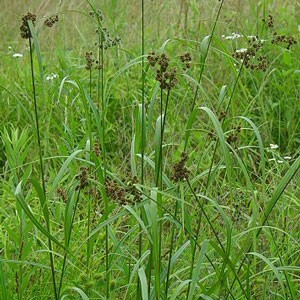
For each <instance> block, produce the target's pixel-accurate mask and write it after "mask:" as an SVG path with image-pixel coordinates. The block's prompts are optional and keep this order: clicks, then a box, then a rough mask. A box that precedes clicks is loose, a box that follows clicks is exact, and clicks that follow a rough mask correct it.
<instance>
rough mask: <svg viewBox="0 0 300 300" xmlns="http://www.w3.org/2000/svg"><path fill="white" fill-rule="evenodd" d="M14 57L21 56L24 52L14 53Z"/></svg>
mask: <svg viewBox="0 0 300 300" xmlns="http://www.w3.org/2000/svg"><path fill="white" fill-rule="evenodd" d="M13 57H15V58H20V57H23V54H22V53H14V54H13Z"/></svg>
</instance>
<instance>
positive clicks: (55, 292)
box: [28, 38, 59, 300]
mask: <svg viewBox="0 0 300 300" xmlns="http://www.w3.org/2000/svg"><path fill="white" fill-rule="evenodd" d="M28 40H29V53H30V67H31V81H32V92H33V103H34V115H35V125H36V135H37V142H38V148H39V162H40V172H41V181H42V187H43V193H44V196H45V199H46V196H47V195H46V183H45V171H44V163H43V156H42V147H41V136H40V126H39V118H38V109H37V97H36V87H35V80H34V66H33V49H32V42H31V38H29V39H28ZM46 223H47V230H48V232H49V234H51V228H50V223H49V222H46ZM48 247H49V258H50V267H51V274H52V283H53V290H54V296H55V299H56V300H58V298H59V296H58V293H57V287H56V280H55V268H54V257H53V251H52V242H51V239H50V238H48Z"/></svg>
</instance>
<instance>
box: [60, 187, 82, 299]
mask: <svg viewBox="0 0 300 300" xmlns="http://www.w3.org/2000/svg"><path fill="white" fill-rule="evenodd" d="M79 197H80V190H79V191H78V193H77V199H76V202H75V207H74V211H73V215H72V221H71V224H72V225H71V226H70V230H69V233H68V239H67V241H66V251H65V254H64V259H63V265H62V269H61V275H60V281H59V288H58V297H60V294H61V289H62V284H63V280H64V274H65V272H66V268H67V267H66V264H67V255H68V247H69V244H70V240H71V234H72V229H73V224H74V219H75V214H76V210H77V206H78V202H79Z"/></svg>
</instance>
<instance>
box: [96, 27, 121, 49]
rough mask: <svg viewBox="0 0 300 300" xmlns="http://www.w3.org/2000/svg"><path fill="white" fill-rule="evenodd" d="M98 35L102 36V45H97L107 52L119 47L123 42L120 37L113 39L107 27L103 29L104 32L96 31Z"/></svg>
mask: <svg viewBox="0 0 300 300" xmlns="http://www.w3.org/2000/svg"><path fill="white" fill-rule="evenodd" d="M96 33H97V34H100V35H102V39H103V40H102V43H100V44H99V43H96V45H98V46H99V48H100V49H102V47H103V49H104V50H106V49H108V48H111V47H114V46H117V45H118V44H120V42H121V38H120V37H118V36H117V37H111V36H110V32H109V30H108V29H107V28H106V27H104V28H102V30H99V29H96Z"/></svg>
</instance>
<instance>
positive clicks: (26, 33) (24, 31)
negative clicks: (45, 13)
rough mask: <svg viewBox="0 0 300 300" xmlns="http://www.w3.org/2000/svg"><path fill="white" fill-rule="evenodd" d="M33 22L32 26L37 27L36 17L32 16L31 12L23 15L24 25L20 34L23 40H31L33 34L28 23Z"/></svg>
mask: <svg viewBox="0 0 300 300" xmlns="http://www.w3.org/2000/svg"><path fill="white" fill-rule="evenodd" d="M29 20H31V21H32V24H33V25H35V21H36V15H35V14H32V13H30V12H28V13H27V14H26V15H23V17H22V24H21V26H20V34H21V37H22V39H30V38H31V37H32V36H31V32H30V28H29V25H28V21H29Z"/></svg>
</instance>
